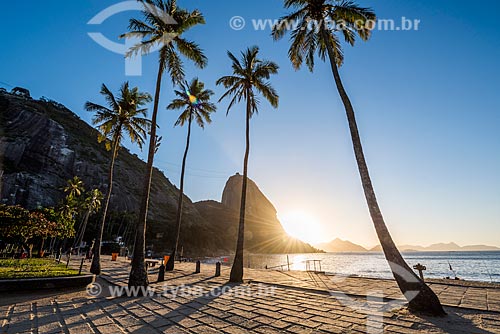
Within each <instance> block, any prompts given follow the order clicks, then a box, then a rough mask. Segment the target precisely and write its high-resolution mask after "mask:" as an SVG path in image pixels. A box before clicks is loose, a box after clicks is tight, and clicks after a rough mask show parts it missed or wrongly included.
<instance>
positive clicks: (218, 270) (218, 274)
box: [215, 262, 221, 277]
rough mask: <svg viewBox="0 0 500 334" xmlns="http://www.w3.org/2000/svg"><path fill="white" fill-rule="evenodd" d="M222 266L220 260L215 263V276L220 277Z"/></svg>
mask: <svg viewBox="0 0 500 334" xmlns="http://www.w3.org/2000/svg"><path fill="white" fill-rule="evenodd" d="M220 266H221V263H220V262H217V263H216V264H215V277H219V276H220Z"/></svg>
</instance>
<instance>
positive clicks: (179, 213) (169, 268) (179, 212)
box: [165, 115, 193, 271]
mask: <svg viewBox="0 0 500 334" xmlns="http://www.w3.org/2000/svg"><path fill="white" fill-rule="evenodd" d="M192 121H193V118H192V115H191V116H190V117H189V122H188V134H187V140H186V149H185V150H184V157H183V158H182V168H181V181H180V186H179V187H180V189H179V200H178V201H177V215H176V218H175V233H176V234H175V244H174V251H173V252H172V254H171V255H170V258H169V259H168V262H167V265H166V266H165V270H166V271H172V270H174V267H175V254H176V253H177V248H178V247H179V237H180V235H181V221H182V207H183V202H184V174H185V171H186V159H187V155H188V151H189V140H190V138H191V123H192Z"/></svg>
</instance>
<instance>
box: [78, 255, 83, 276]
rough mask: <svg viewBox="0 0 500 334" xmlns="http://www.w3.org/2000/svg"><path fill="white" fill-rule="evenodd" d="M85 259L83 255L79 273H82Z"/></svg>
mask: <svg viewBox="0 0 500 334" xmlns="http://www.w3.org/2000/svg"><path fill="white" fill-rule="evenodd" d="M83 261H85V258H84V257H82V262H80V270H79V271H78V275H81V274H82V269H83Z"/></svg>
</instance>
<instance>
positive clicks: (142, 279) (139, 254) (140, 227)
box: [128, 62, 163, 287]
mask: <svg viewBox="0 0 500 334" xmlns="http://www.w3.org/2000/svg"><path fill="white" fill-rule="evenodd" d="M162 74H163V71H162V66H161V62H160V65H159V68H158V76H157V78H156V91H155V100H154V107H153V116H152V118H151V134H150V138H149V151H148V162H147V164H146V175H145V177H144V188H143V193H142V198H141V205H140V209H139V220H138V222H137V231H136V233H135V243H134V253H133V259H132V268H131V269H130V275H129V280H128V286H129V287H132V286H144V287H146V286H148V283H149V282H148V272H147V269H146V264H145V262H144V260H145V257H146V220H147V218H148V207H149V192H150V190H151V177H152V175H153V160H154V155H155V152H156V123H157V117H158V103H159V101H160V89H161V78H162Z"/></svg>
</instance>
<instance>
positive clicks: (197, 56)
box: [121, 0, 207, 286]
mask: <svg viewBox="0 0 500 334" xmlns="http://www.w3.org/2000/svg"><path fill="white" fill-rule="evenodd" d="M139 1H140V2H141V3H142V4H143V5H144V10H143V12H142V14H143V16H144V20H143V21H140V20H137V19H131V20H130V23H129V30H130V32H128V33H126V34H123V35H122V36H121V37H125V38H127V37H139V38H142V42H141V43H139V44H137V45H136V46H134V47H132V48H131V50H130V51H129V52H128V54H127V56H132V55H134V54H137V53H142V54H147V53H149V52H150V51H151V49H152V48H153V47H155V46H160V51H159V55H160V57H159V64H158V74H157V77H156V90H155V96H154V106H153V115H152V118H151V132H150V134H149V135H150V138H149V151H148V161H147V165H146V175H145V178H144V185H143V192H142V199H141V203H140V207H139V218H138V219H139V220H138V224H137V232H136V236H135V246H134V253H133V259H132V268H131V270H130V276H129V282H128V285H129V286H147V285H148V275H147V270H146V267H145V263H144V260H145V253H146V220H147V216H148V204H149V192H150V189H151V177H152V173H153V160H154V155H155V153H156V151H157V149H158V145H159V140H158V139H157V136H156V127H157V117H158V104H159V101H160V90H161V80H162V76H163V72H165V71H167V72H168V73H169V75H170V78H171V79H172V82H173V83H174V84H179V83H182V82H183V81H184V67H183V62H182V59H181V55H182V56H184V57H186V58H188V59H189V60H192V61H193V62H194V63H195V65H196V66H198V67H200V68H203V67H205V65H206V63H207V58H206V57H205V55H204V54H203V51H202V50H201V49H200V47H199V46H198V45H197V44H196V43H194V42H192V41H189V40H186V39H184V38H183V37H182V35H183V33H185V32H186V31H188V30H189V29H190V28H192V27H194V26H196V25H198V24H204V23H205V19H204V17H203V15H202V14H201V13H200V12H199V11H198V10H194V11H187V10H184V9H182V8H179V7H178V6H177V1H176V0H166V1H165V0H139ZM167 17H169V18H172V19H174V20H175V22H176V24H170V23H171V22H169V20H167V19H166V18H167Z"/></svg>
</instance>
